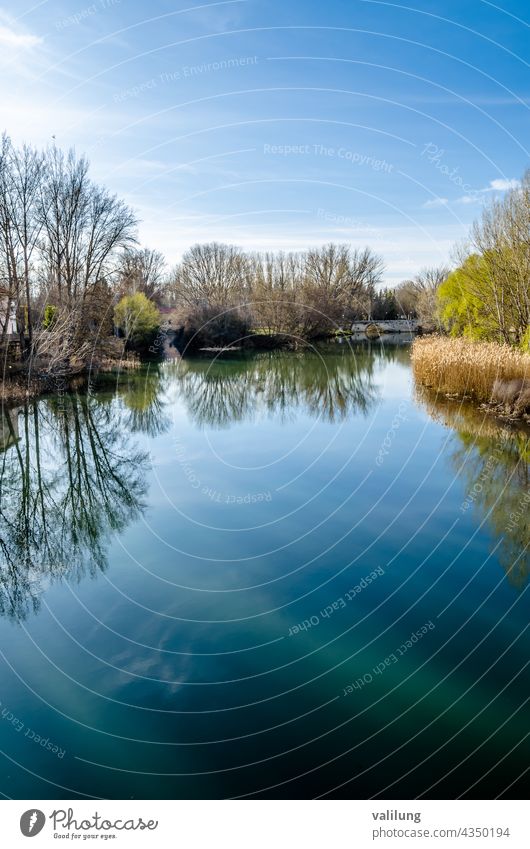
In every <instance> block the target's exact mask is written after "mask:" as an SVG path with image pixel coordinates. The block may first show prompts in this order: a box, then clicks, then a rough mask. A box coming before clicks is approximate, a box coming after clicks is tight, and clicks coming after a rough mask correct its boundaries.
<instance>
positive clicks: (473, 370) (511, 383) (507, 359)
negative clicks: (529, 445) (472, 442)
mask: <svg viewBox="0 0 530 849" xmlns="http://www.w3.org/2000/svg"><path fill="white" fill-rule="evenodd" d="M411 359H412V368H413V372H414V377H415V378H416V381H417V382H418V383H419V384H421V385H422V386H426V387H428V388H430V389H432V390H434V391H435V392H440V393H442V394H443V395H446V396H448V397H453V398H455V397H456V398H464V399H471V400H473V401H475V402H477V403H480V404H483V405H486V406H487V407H488V408H489V409H491V410H492V411H494V412H495V413H497V414H498V415H501V416H507V417H510V418H518V417H522V418H528V417H529V416H530V356H529V355H528V354H525V353H523V352H522V351H520V350H518V349H517V348H513V347H511V346H510V345H500V344H497V343H495V342H473V341H471V340H469V339H463V338H457V339H452V338H448V337H443V336H429V337H426V338H421V339H416V340H415V341H414V343H413V346H412V352H411Z"/></svg>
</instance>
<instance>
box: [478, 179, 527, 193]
mask: <svg viewBox="0 0 530 849" xmlns="http://www.w3.org/2000/svg"><path fill="white" fill-rule="evenodd" d="M520 185H521V184H520V182H519V180H492V181H491V183H490V184H489V186H488V188H487V189H483V190H482V191H483V192H506V191H508V189H516V188H517V187H518V186H520Z"/></svg>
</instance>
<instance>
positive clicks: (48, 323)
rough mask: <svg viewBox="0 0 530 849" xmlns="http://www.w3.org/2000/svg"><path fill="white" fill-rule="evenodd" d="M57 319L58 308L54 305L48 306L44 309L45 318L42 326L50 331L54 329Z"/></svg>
mask: <svg viewBox="0 0 530 849" xmlns="http://www.w3.org/2000/svg"><path fill="white" fill-rule="evenodd" d="M56 317H57V307H54V306H53V305H52V304H47V305H46V307H45V308H44V318H43V321H42V325H43V327H44V329H45V330H49V329H50V327H53V325H54V323H55V319H56Z"/></svg>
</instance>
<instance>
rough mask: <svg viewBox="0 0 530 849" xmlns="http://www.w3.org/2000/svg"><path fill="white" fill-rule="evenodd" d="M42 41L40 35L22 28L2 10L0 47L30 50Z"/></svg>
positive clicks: (0, 16) (0, 15) (0, 14)
mask: <svg viewBox="0 0 530 849" xmlns="http://www.w3.org/2000/svg"><path fill="white" fill-rule="evenodd" d="M42 41H43V40H42V38H40V37H39V36H37V35H32V34H31V33H28V32H24V31H23V30H21V29H20V27H19V26H17V24H16V23H15V22H14V21H13V20H12V19H11V18H10V17H9V16H8V15H6V14H5V12H1V11H0V48H3V49H5V48H8V49H11V50H30V49H31V48H33V47H38V45H39V44H42Z"/></svg>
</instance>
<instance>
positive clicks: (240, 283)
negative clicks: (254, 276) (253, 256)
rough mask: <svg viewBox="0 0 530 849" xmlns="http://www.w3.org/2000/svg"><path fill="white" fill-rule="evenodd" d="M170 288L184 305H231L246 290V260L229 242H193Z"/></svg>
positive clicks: (240, 297) (225, 306)
mask: <svg viewBox="0 0 530 849" xmlns="http://www.w3.org/2000/svg"><path fill="white" fill-rule="evenodd" d="M173 287H174V291H175V295H176V299H177V302H180V303H183V304H186V305H188V306H192V307H204V306H212V307H216V308H218V309H223V308H227V307H230V306H233V305H235V304H237V303H238V302H241V300H242V299H245V297H246V296H247V295H248V293H249V263H248V259H247V257H246V256H245V254H244V253H243V252H242V251H241V250H240V249H239V248H236V247H234V246H233V245H222V244H219V243H218V242H211V243H209V244H206V245H194V246H193V247H192V248H190V250H189V251H187V252H186V253H185V254H184V256H183V257H182V261H181V262H180V263H179V265H178V266H177V268H176V270H175V273H174V278H173Z"/></svg>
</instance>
